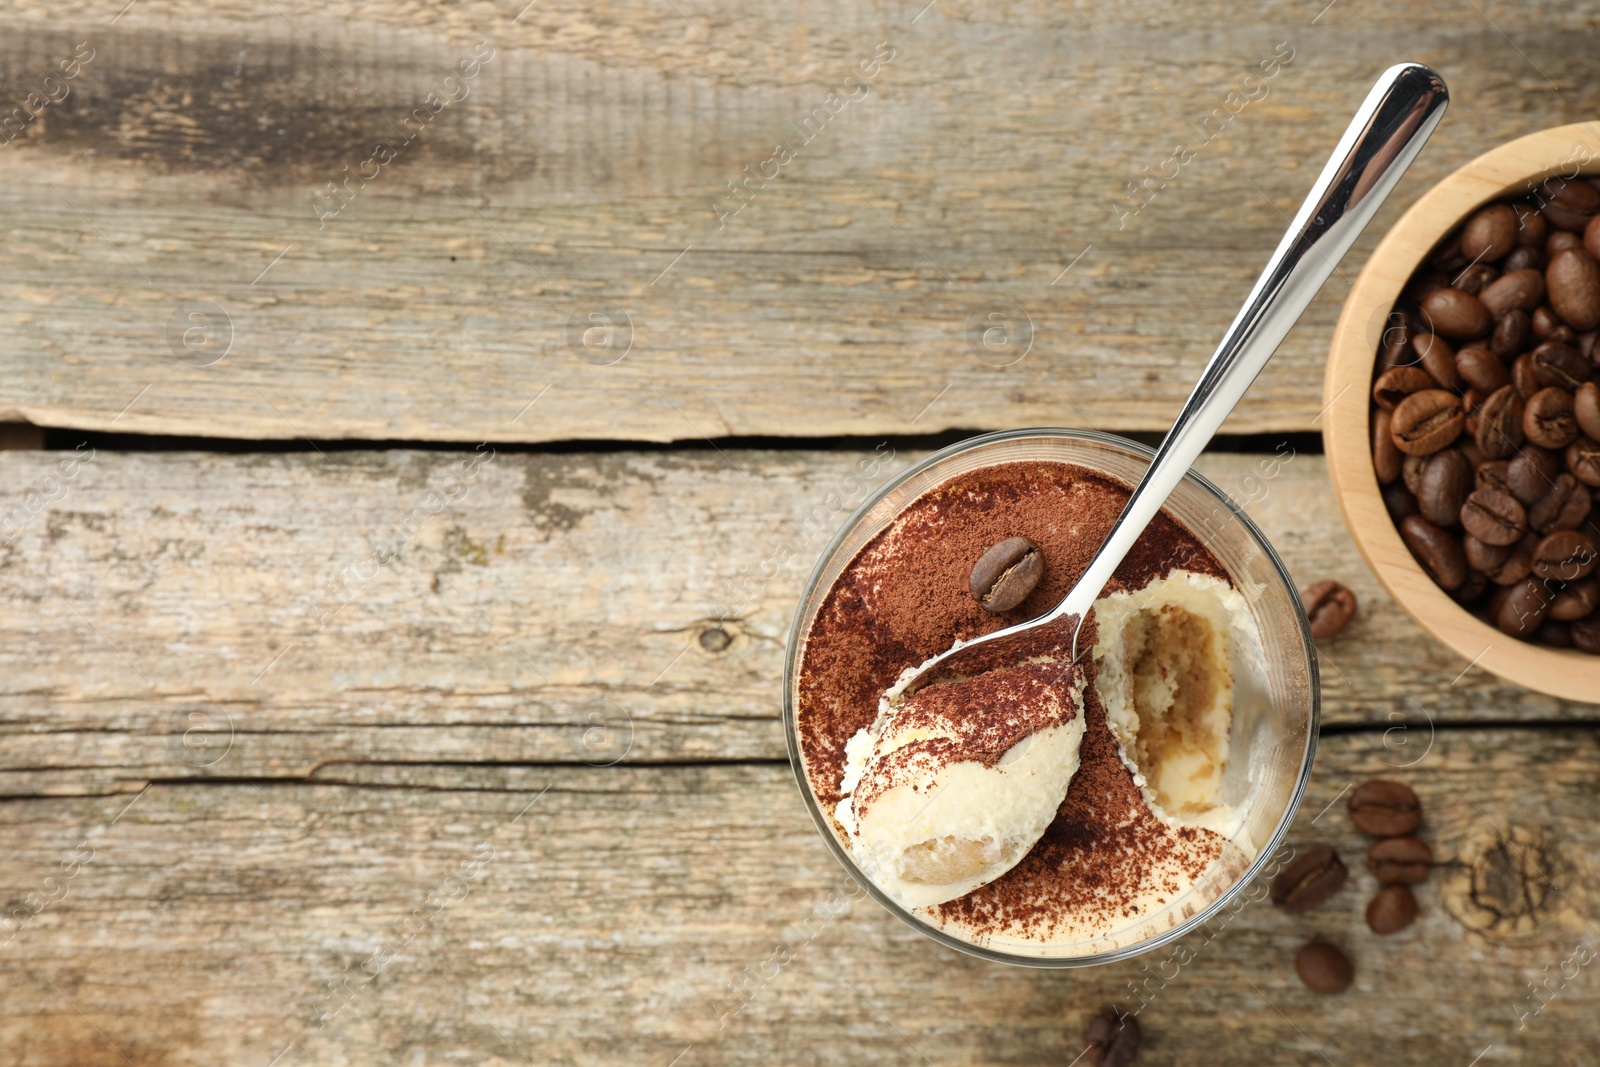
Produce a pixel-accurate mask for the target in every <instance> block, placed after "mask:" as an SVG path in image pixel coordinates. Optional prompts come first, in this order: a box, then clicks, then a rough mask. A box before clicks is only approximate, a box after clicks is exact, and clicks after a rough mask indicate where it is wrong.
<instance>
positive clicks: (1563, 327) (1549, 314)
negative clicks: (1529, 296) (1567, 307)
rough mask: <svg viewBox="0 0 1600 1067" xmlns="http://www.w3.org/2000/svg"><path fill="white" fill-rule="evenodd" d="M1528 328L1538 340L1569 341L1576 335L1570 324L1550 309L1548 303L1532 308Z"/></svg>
mask: <svg viewBox="0 0 1600 1067" xmlns="http://www.w3.org/2000/svg"><path fill="white" fill-rule="evenodd" d="M1528 328H1529V329H1530V330H1532V331H1533V336H1534V339H1535V340H1539V341H1561V342H1562V343H1569V342H1571V341H1574V340H1576V339H1577V336H1578V335H1577V333H1575V332H1574V331H1573V329H1572V327H1571V326H1568V325H1567V324H1566V323H1565V322H1563V321H1561V316H1560V315H1557V314H1556V313H1555V312H1554V311H1552V310H1551V309H1550V306H1549V305H1548V304H1541V305H1540V306H1539V307H1537V308H1535V309H1534V312H1533V314H1532V315H1531V316H1530V317H1529V319H1528Z"/></svg>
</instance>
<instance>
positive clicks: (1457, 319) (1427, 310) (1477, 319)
mask: <svg viewBox="0 0 1600 1067" xmlns="http://www.w3.org/2000/svg"><path fill="white" fill-rule="evenodd" d="M1590 262H1593V261H1592V260H1591V261H1590ZM1420 307H1421V311H1422V322H1423V324H1424V325H1425V326H1427V327H1428V328H1429V329H1430V330H1432V331H1433V332H1434V333H1437V334H1440V335H1442V336H1444V337H1448V338H1450V339H1451V340H1453V341H1470V340H1472V339H1473V338H1475V337H1483V336H1486V335H1487V334H1488V333H1489V331H1490V330H1492V329H1494V316H1493V315H1492V314H1490V312H1489V309H1488V308H1487V307H1485V306H1484V305H1483V301H1481V300H1479V299H1478V298H1477V297H1475V296H1473V295H1472V294H1471V293H1463V292H1462V291H1461V290H1460V289H1454V288H1451V287H1450V286H1448V285H1447V286H1445V287H1444V288H1442V289H1435V290H1434V291H1433V292H1431V293H1429V294H1428V295H1427V296H1424V297H1423V298H1422V301H1421V304H1420ZM1562 318H1566V316H1565V315H1563V316H1562ZM1567 321H1569V322H1571V321H1572V320H1570V319H1568V320H1567ZM1574 325H1576V323H1574ZM1582 328H1583V329H1588V327H1587V326H1585V327H1582Z"/></svg>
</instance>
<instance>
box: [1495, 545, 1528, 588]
mask: <svg viewBox="0 0 1600 1067" xmlns="http://www.w3.org/2000/svg"><path fill="white" fill-rule="evenodd" d="M1508 551H1509V552H1510V555H1508V556H1506V558H1505V560H1504V561H1503V562H1502V563H1501V564H1500V565H1499V566H1496V567H1485V568H1483V572H1484V574H1486V575H1487V576H1488V578H1489V580H1490V581H1491V582H1493V583H1494V584H1495V585H1497V586H1513V585H1516V584H1517V583H1518V582H1520V581H1522V580H1523V579H1524V578H1526V577H1527V576H1528V575H1529V574H1532V573H1533V550H1532V549H1530V548H1527V547H1525V546H1523V545H1521V544H1516V545H1511V546H1509V548H1508Z"/></svg>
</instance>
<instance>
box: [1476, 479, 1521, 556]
mask: <svg viewBox="0 0 1600 1067" xmlns="http://www.w3.org/2000/svg"><path fill="white" fill-rule="evenodd" d="M1461 525H1462V526H1463V527H1465V528H1466V531H1467V532H1468V533H1469V534H1471V535H1472V536H1473V537H1476V538H1477V539H1478V540H1480V541H1482V542H1483V543H1484V544H1486V545H1509V544H1514V543H1515V542H1517V541H1518V540H1520V539H1521V538H1522V535H1523V534H1524V533H1526V532H1527V530H1528V513H1527V511H1526V509H1524V508H1523V506H1522V502H1521V501H1519V500H1518V499H1517V498H1516V497H1514V496H1507V495H1506V494H1504V493H1496V492H1495V491H1493V490H1492V489H1475V490H1473V492H1472V493H1471V495H1469V496H1468V497H1467V502H1466V503H1465V504H1463V505H1462V506H1461Z"/></svg>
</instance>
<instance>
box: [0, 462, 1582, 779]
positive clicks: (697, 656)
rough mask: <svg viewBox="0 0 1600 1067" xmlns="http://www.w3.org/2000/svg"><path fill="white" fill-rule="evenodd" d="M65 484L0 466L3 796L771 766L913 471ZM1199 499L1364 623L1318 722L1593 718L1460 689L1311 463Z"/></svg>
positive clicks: (142, 466)
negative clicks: (791, 632)
mask: <svg viewBox="0 0 1600 1067" xmlns="http://www.w3.org/2000/svg"><path fill="white" fill-rule="evenodd" d="M78 455H79V456H80V457H81V458H79V459H77V460H74V459H73V456H74V453H69V452H33V453H26V452H7V453H0V481H4V483H5V484H7V485H11V486H17V487H23V488H20V489H18V490H16V491H14V492H13V493H12V494H11V495H10V496H9V497H8V498H7V501H6V509H5V510H4V512H3V513H0V533H3V534H4V536H5V537H6V538H7V539H8V540H7V542H6V543H5V544H4V547H3V548H0V590H3V593H4V596H5V598H6V600H7V602H8V603H10V604H12V605H14V606H15V610H13V611H11V612H8V613H7V614H6V616H5V618H4V620H3V621H0V634H3V640H0V678H3V679H4V681H3V683H0V684H3V688H0V729H3V731H4V734H5V744H4V745H3V746H0V790H3V791H4V792H8V793H11V794H21V795H31V794H38V793H42V792H44V793H48V792H85V791H88V792H103V791H108V790H115V789H119V788H137V785H138V784H139V783H142V782H144V781H146V780H150V779H164V778H173V777H194V776H220V777H229V778H234V777H249V778H258V777H259V778H265V777H280V776H281V777H303V776H305V775H307V774H310V773H312V772H313V771H314V770H316V769H317V768H319V767H326V766H329V765H330V764H341V763H347V762H355V763H359V762H363V761H401V762H405V761H414V760H417V759H425V760H429V761H440V760H461V761H482V760H504V761H512V762H529V761H532V762H573V763H581V762H587V763H592V764H597V765H598V764H606V763H610V762H613V761H614V760H617V759H621V758H624V757H626V758H627V759H629V760H633V761H660V760H667V761H703V760H738V759H781V758H783V756H784V754H785V749H784V744H783V738H782V733H781V729H780V721H779V713H780V694H781V691H782V671H783V650H784V645H785V641H786V640H787V629H788V626H789V624H790V618H791V616H792V613H793V611H794V606H795V604H796V603H797V601H798V599H799V595H800V590H801V587H802V586H803V583H804V581H805V578H806V577H807V575H808V574H809V572H810V569H811V566H812V564H813V562H814V561H815V559H816V557H817V555H818V554H819V553H820V552H821V550H822V547H823V546H824V544H825V543H826V541H827V539H828V536H829V535H830V534H831V533H832V531H833V529H834V528H835V527H836V526H837V525H838V524H840V523H842V522H843V521H844V519H845V518H846V517H847V516H848V514H849V511H850V510H851V509H852V508H853V507H854V505H855V504H856V503H859V502H860V500H861V499H862V498H863V497H864V496H865V495H866V493H867V492H868V491H869V488H870V487H871V486H873V485H876V484H879V483H881V482H882V481H883V480H885V479H886V478H887V477H888V476H889V475H890V473H891V472H893V471H896V470H898V469H900V468H901V466H902V465H904V464H906V463H908V462H909V461H910V460H911V459H912V458H913V457H911V456H909V455H905V454H895V455H893V456H892V458H891V457H890V453H889V450H888V449H887V446H885V450H884V451H882V452H874V451H865V452H859V453H858V452H760V451H731V452H726V451H725V452H721V453H718V452H709V451H708V452H700V451H690V452H674V453H653V454H652V453H617V454H587V455H586V454H567V455H538V454H517V453H509V452H500V453H497V454H495V455H494V456H493V458H492V459H490V458H484V457H487V456H488V452H487V451H485V452H482V453H471V452H460V453H447V452H414V451H390V452H340V453H333V454H330V455H327V456H322V455H318V454H317V453H314V452H300V453H287V454H278V455H216V454H194V453H169V454H155V453H133V454H129V453H123V454H113V453H110V452H101V453H99V454H96V455H94V456H93V457H89V456H88V454H87V453H80V454H78ZM475 456H476V457H477V458H478V465H477V466H476V467H472V469H471V473H470V476H469V474H468V473H467V472H465V471H464V470H463V467H464V465H470V464H472V463H473V462H474V457H475ZM874 464H876V472H875V474H873V475H871V476H868V475H865V474H863V470H864V469H871V468H872V467H873V465H874ZM863 465H865V467H864V466H863ZM1201 469H1202V471H1203V472H1204V473H1206V474H1208V475H1209V476H1210V477H1212V478H1213V479H1214V480H1215V481H1216V482H1217V483H1218V484H1219V485H1220V486H1222V487H1223V488H1224V489H1225V490H1227V491H1228V492H1230V493H1232V494H1233V495H1234V496H1235V497H1236V498H1237V499H1239V500H1241V501H1243V502H1245V503H1246V504H1247V505H1248V507H1249V510H1250V512H1251V514H1252V515H1254V517H1255V518H1256V520H1257V521H1258V522H1259V523H1260V524H1261V525H1262V527H1263V528H1264V529H1265V531H1266V533H1267V535H1268V537H1269V538H1271V540H1272V541H1273V543H1274V544H1275V545H1276V546H1277V547H1278V549H1279V550H1280V552H1281V553H1282V555H1283V557H1284V559H1285V560H1286V561H1287V564H1288V566H1289V568H1290V571H1291V573H1292V574H1293V575H1294V576H1295V577H1296V579H1297V580H1298V581H1299V582H1300V583H1301V584H1302V585H1307V584H1310V583H1311V582H1313V581H1316V580H1318V579H1320V578H1324V577H1331V578H1337V579H1338V580H1340V581H1342V582H1344V583H1346V584H1347V585H1349V586H1350V587H1351V588H1352V589H1353V590H1355V592H1356V594H1357V596H1358V597H1359V599H1360V602H1361V612H1360V615H1359V616H1358V618H1357V619H1356V621H1355V623H1354V624H1353V625H1352V626H1351V627H1350V628H1349V629H1348V630H1346V631H1345V632H1344V633H1343V634H1341V635H1340V636H1339V637H1337V638H1336V639H1334V640H1333V641H1331V642H1326V643H1325V644H1324V646H1323V648H1322V676H1323V694H1324V706H1323V714H1324V721H1325V722H1329V723H1353V722H1367V723H1380V724H1401V723H1410V724H1412V728H1411V732H1410V736H1411V737H1412V738H1413V739H1416V738H1419V737H1422V736H1423V735H1424V734H1427V733H1431V731H1432V725H1431V724H1432V723H1434V722H1438V723H1449V722H1465V721H1472V720H1490V721H1495V720H1507V719H1540V720H1551V719H1563V718H1565V719H1582V718H1589V717H1592V716H1593V714H1594V711H1595V709H1594V706H1593V705H1589V704H1577V703H1568V702H1560V701H1557V700H1554V699H1551V698H1547V697H1542V696H1539V695H1537V694H1534V693H1530V692H1528V691H1526V690H1523V689H1520V688H1518V687H1515V686H1511V685H1508V684H1505V683H1501V682H1498V681H1497V680H1496V679H1494V678H1493V677H1492V676H1491V675H1488V674H1486V673H1484V672H1483V671H1481V670H1478V669H1471V670H1468V669H1467V666H1468V665H1467V662H1466V661H1465V660H1462V659H1459V658H1458V657H1456V656H1455V655H1453V654H1452V653H1450V652H1448V651H1447V650H1445V649H1443V648H1442V647H1441V646H1439V645H1437V644H1436V643H1434V642H1433V641H1431V640H1430V639H1428V638H1427V637H1426V636H1425V635H1424V634H1423V633H1422V631H1421V630H1420V629H1419V628H1418V627H1417V626H1416V624H1415V623H1414V622H1412V621H1411V620H1410V619H1409V618H1408V617H1406V616H1405V614H1404V613H1402V612H1400V611H1399V610H1397V609H1396V608H1395V606H1394V604H1393V602H1392V601H1390V600H1389V599H1388V597H1387V595H1386V594H1385V593H1384V592H1383V591H1382V589H1381V588H1380V587H1379V585H1378V584H1377V582H1376V581H1375V580H1374V579H1373V578H1372V576H1371V574H1370V573H1369V572H1368V571H1367V569H1366V568H1365V566H1364V565H1363V564H1362V563H1361V562H1360V559H1359V557H1358V555H1357V554H1356V551H1355V548H1354V546H1353V545H1352V544H1351V543H1350V540H1349V538H1348V537H1347V536H1346V534H1345V530H1344V527H1343V525H1342V523H1341V522H1340V520H1339V517H1338V515H1337V513H1336V509H1335V506H1334V503H1333V500H1332V498H1331V496H1330V494H1329V491H1328V484H1327V476H1326V472H1325V469H1324V466H1323V461H1322V459H1321V457H1317V456H1306V455H1297V456H1292V457H1290V455H1289V453H1288V452H1286V451H1285V452H1281V453H1279V454H1278V455H1277V456H1276V457H1258V456H1240V455H1212V456H1206V457H1204V459H1203V462H1202V464H1201ZM1274 472H1275V474H1274ZM1269 475H1270V476H1269ZM28 487H31V488H28ZM52 496H54V497H57V499H54V500H51V499H48V498H50V497H52ZM30 501H31V506H32V507H35V508H36V509H37V510H36V512H32V513H31V517H30ZM408 516H410V517H411V518H410V519H409V520H408ZM7 523H10V524H12V525H10V526H7V525H5V524H7ZM397 546H398V548H399V551H398V554H393V553H394V552H395V549H396V547H397ZM383 559H388V560H389V562H387V563H383V562H381V561H382V560H383ZM766 575H770V577H764V576H766ZM1397 736H1400V735H1397Z"/></svg>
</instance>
